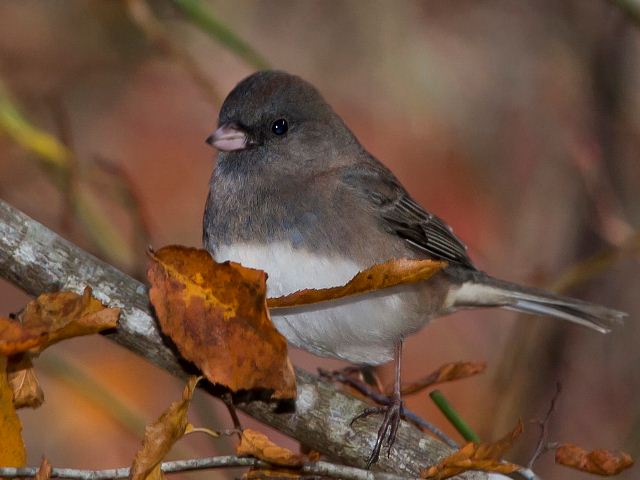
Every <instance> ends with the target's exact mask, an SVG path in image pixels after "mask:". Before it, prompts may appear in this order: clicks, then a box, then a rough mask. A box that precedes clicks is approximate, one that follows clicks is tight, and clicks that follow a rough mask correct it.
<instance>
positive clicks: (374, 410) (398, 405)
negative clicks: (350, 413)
mask: <svg viewBox="0 0 640 480" xmlns="http://www.w3.org/2000/svg"><path fill="white" fill-rule="evenodd" d="M381 413H384V417H383V419H382V425H380V428H379V429H378V437H377V438H376V444H375V446H374V447H373V451H372V452H371V455H370V456H369V459H368V460H367V469H369V468H371V466H372V465H373V464H374V463H376V462H377V461H378V459H379V458H380V451H381V450H382V446H383V445H384V446H385V447H387V455H389V454H390V453H391V447H392V446H393V443H394V442H395V440H396V434H397V433H398V427H399V426H400V419H401V417H402V401H401V400H400V398H399V397H391V398H389V404H388V405H385V406H382V407H370V408H367V409H365V410H364V411H363V412H362V413H361V414H359V415H357V416H356V417H354V419H353V420H351V425H353V424H354V422H356V421H357V420H360V419H361V418H366V417H368V416H370V415H376V414H381Z"/></svg>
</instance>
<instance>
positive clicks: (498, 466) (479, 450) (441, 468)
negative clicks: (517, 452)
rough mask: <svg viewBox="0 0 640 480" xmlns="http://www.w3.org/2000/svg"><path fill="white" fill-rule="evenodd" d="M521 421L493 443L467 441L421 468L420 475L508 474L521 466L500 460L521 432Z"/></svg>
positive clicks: (424, 476) (438, 479) (439, 477)
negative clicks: (457, 448)
mask: <svg viewBox="0 0 640 480" xmlns="http://www.w3.org/2000/svg"><path fill="white" fill-rule="evenodd" d="M522 431H523V426H522V422H518V425H517V426H516V428H514V429H513V430H512V431H511V432H509V433H507V434H506V435H505V436H504V437H503V438H501V439H500V440H498V441H497V442H494V443H488V444H484V443H467V444H466V445H464V446H463V447H462V448H461V449H460V450H458V451H457V452H454V453H453V454H451V455H449V456H448V457H446V458H445V459H443V460H442V461H441V462H440V463H438V464H437V465H434V466H432V467H428V468H425V469H423V470H422V472H421V475H420V476H421V477H422V478H427V479H435V480H443V479H445V478H450V477H453V476H455V475H459V474H460V473H463V472H466V471H469V470H480V471H483V472H493V473H504V474H509V473H513V472H515V471H517V470H520V469H521V468H522V467H520V466H519V465H516V464H513V463H507V462H504V461H502V460H501V458H502V456H503V455H504V454H505V453H506V452H507V450H508V449H509V448H511V446H512V445H513V442H514V441H515V440H516V439H517V438H518V437H519V436H520V434H522Z"/></svg>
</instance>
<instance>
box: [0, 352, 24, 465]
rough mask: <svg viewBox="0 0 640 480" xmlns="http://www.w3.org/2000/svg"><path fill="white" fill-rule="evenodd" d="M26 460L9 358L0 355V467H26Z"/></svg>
mask: <svg viewBox="0 0 640 480" xmlns="http://www.w3.org/2000/svg"><path fill="white" fill-rule="evenodd" d="M26 462H27V452H26V450H25V448H24V442H23V441H22V425H21V424H20V419H19V418H18V415H17V414H16V410H15V408H14V406H13V392H12V391H11V387H10V386H9V382H8V380H7V358H6V357H3V356H0V467H24V466H25V464H26Z"/></svg>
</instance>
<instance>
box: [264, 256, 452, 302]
mask: <svg viewBox="0 0 640 480" xmlns="http://www.w3.org/2000/svg"><path fill="white" fill-rule="evenodd" d="M446 266H447V262H438V261H435V260H410V259H407V258H401V259H397V260H390V261H388V262H385V263H380V264H378V265H374V266H372V267H370V268H368V269H367V270H363V271H362V272H360V273H358V274H356V276H355V277H353V278H352V279H351V280H350V281H349V282H348V283H347V284H346V285H343V286H337V287H331V288H321V289H313V288H309V289H306V290H299V291H297V292H293V293H291V294H289V295H284V296H282V297H277V298H269V299H268V300H267V305H268V306H269V308H289V307H297V306H300V305H307V304H310V303H320V302H326V301H329V300H336V299H338V298H343V297H347V296H350V295H360V294H363V293H367V292H372V291H375V290H380V289H383V288H389V287H394V286H397V285H403V284H406V283H415V282H419V281H422V280H427V279H429V278H431V277H432V276H433V275H435V274H436V273H437V272H439V271H440V270H442V269H443V268H444V267H446Z"/></svg>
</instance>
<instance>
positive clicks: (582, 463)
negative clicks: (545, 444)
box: [556, 443, 633, 475]
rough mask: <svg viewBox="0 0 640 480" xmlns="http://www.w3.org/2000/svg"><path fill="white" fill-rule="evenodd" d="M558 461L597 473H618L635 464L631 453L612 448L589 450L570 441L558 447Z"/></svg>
mask: <svg viewBox="0 0 640 480" xmlns="http://www.w3.org/2000/svg"><path fill="white" fill-rule="evenodd" d="M556 463H559V464H560V465H564V466H566V467H571V468H575V469H577V470H581V471H583V472H589V473H595V474H597V475H617V474H618V473H620V472H622V471H623V470H625V469H627V468H629V467H631V465H633V459H632V458H631V455H629V454H628V453H625V452H615V451H610V450H593V451H588V450H585V449H584V448H581V447H578V446H577V445H572V444H570V443H567V444H563V445H560V446H559V447H558V448H557V449H556Z"/></svg>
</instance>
